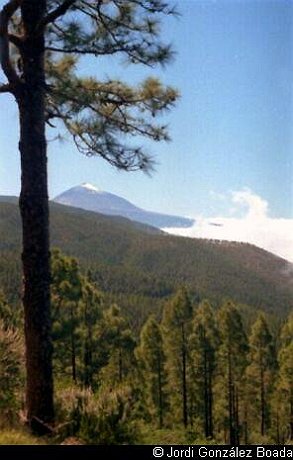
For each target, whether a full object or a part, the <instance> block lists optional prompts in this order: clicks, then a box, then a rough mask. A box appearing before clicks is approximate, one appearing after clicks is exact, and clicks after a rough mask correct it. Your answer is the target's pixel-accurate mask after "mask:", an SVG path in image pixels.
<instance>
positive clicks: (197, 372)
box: [191, 301, 219, 438]
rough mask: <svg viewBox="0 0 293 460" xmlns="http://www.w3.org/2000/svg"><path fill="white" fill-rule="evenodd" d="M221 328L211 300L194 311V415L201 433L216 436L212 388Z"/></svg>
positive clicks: (192, 334) (192, 342)
mask: <svg viewBox="0 0 293 460" xmlns="http://www.w3.org/2000/svg"><path fill="white" fill-rule="evenodd" d="M218 346H219V331H218V329H217V327H216V321H215V313H214V310H213V309H212V307H211V305H210V303H209V302H208V301H203V302H201V304H200V305H199V307H198V308H197V309H196V310H195V314H194V318H193V324H192V333H191V361H192V368H193V375H194V378H193V379H192V393H193V407H192V412H191V416H192V418H194V419H196V420H197V421H198V422H199V423H200V425H201V433H203V434H204V435H205V437H206V438H213V425H214V422H213V419H214V417H213V412H214V408H213V405H214V404H213V401H214V397H213V387H214V380H215V368H216V351H217V348H218Z"/></svg>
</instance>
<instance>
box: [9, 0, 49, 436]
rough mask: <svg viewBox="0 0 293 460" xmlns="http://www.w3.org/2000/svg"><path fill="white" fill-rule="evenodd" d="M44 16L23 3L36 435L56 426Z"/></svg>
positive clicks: (26, 262) (25, 218) (26, 247)
mask: <svg viewBox="0 0 293 460" xmlns="http://www.w3.org/2000/svg"><path fill="white" fill-rule="evenodd" d="M45 12H46V1H45V0H24V1H23V3H22V6H21V13H22V18H23V24H24V32H25V37H26V38H25V41H24V43H23V47H22V50H21V53H22V61H23V80H24V84H23V85H22V87H21V89H20V90H19V93H18V95H17V102H18V105H19V113H20V143H19V150H20V156H21V184H22V185H21V194H20V211H21V219H22V230H23V250H22V262H23V276H24V292H23V305H24V317H25V341H26V371H27V387H26V406H27V418H28V422H29V423H30V425H31V426H32V428H33V429H36V430H37V431H42V430H43V428H42V427H44V425H42V423H39V421H41V422H52V421H53V419H54V407H53V378H52V343H51V336H50V332H51V318H50V252H49V209H48V190H47V154H46V138H45V71H44V34H43V32H40V33H38V35H36V34H34V31H35V29H36V26H37V25H38V24H39V23H40V21H41V19H42V18H43V17H44V14H45Z"/></svg>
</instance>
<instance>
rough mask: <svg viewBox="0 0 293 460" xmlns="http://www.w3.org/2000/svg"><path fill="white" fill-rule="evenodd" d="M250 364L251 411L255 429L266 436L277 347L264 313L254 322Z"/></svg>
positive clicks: (248, 375)
mask: <svg viewBox="0 0 293 460" xmlns="http://www.w3.org/2000/svg"><path fill="white" fill-rule="evenodd" d="M249 345H250V359H249V361H250V364H249V366H248V368H247V371H246V374H247V381H248V390H247V391H249V393H250V401H253V405H252V404H250V407H249V413H250V417H251V419H252V421H253V426H254V429H255V430H258V431H259V433H260V434H261V436H265V435H266V434H267V432H268V428H269V401H268V399H269V397H270V393H271V391H272V389H273V381H274V379H273V373H274V372H275V371H276V366H277V362H276V349H275V344H274V341H273V337H272V335H271V333H270V331H269V328H268V324H267V322H266V319H265V317H264V315H263V314H260V315H259V317H258V318H257V320H256V322H255V323H254V324H253V326H252V329H251V334H250V337H249Z"/></svg>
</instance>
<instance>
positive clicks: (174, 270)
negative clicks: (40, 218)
mask: <svg viewBox="0 0 293 460" xmlns="http://www.w3.org/2000/svg"><path fill="white" fill-rule="evenodd" d="M0 217H1V218H0V236H1V235H2V240H3V241H5V243H3V244H1V248H0V249H1V258H0V286H2V288H3V290H4V292H5V294H6V296H7V299H8V301H9V303H10V304H13V307H14V306H15V305H17V304H18V303H19V299H20V286H21V277H20V265H19V263H18V256H17V251H19V250H20V239H21V236H20V221H19V217H18V210H17V206H16V205H14V204H12V203H0ZM97 236H99V238H97ZM51 240H52V244H53V245H54V246H56V247H59V248H61V250H62V251H63V252H64V253H66V254H67V255H69V256H73V257H76V258H77V259H78V261H79V265H80V268H81V271H82V272H83V273H86V272H87V270H88V269H90V270H91V273H92V281H93V282H94V283H95V284H96V285H97V287H98V288H99V289H100V290H101V291H103V292H104V293H105V294H107V295H109V296H110V297H111V299H110V300H111V303H115V302H117V303H118V305H119V306H121V308H123V311H127V316H128V318H129V319H130V320H131V324H132V325H134V326H135V327H136V333H137V332H138V330H139V329H140V327H141V326H142V324H143V323H144V321H145V319H146V317H147V316H148V315H149V314H150V313H155V314H156V315H158V316H157V318H158V319H159V315H160V310H161V308H162V305H163V302H164V300H166V299H167V298H168V297H170V295H173V294H175V292H176V291H177V289H178V288H179V286H180V284H184V285H186V286H187V288H188V290H189V292H190V293H191V296H192V298H193V299H195V300H196V301H200V300H202V299H205V298H208V299H209V300H210V301H211V302H212V303H213V304H214V305H215V306H219V305H221V304H222V301H223V299H225V298H230V299H233V300H234V301H235V302H236V303H237V304H238V303H241V304H243V305H244V304H245V305H250V307H245V310H244V307H242V311H244V314H245V320H249V324H248V326H249V325H250V324H251V323H253V322H254V321H255V319H256V309H257V310H263V311H266V312H271V313H272V315H271V316H272V319H273V320H274V317H275V318H276V319H275V322H276V324H277V325H278V322H280V320H282V318H284V317H285V316H286V314H287V312H288V311H289V310H290V309H291V308H293V302H292V298H293V296H292V293H293V291H292V283H291V281H290V276H289V275H287V272H288V270H286V267H287V264H286V262H285V261H284V260H282V259H279V258H277V257H275V256H273V255H271V254H269V253H267V252H265V251H262V250H261V249H258V248H256V247H253V246H251V245H247V244H240V243H235V244H233V243H223V244H220V243H213V242H212V241H209V240H199V239H194V240H192V239H189V238H180V237H174V236H170V235H160V234H158V233H156V232H155V230H154V232H153V233H150V232H149V227H144V226H139V228H138V227H137V226H136V224H134V223H131V222H130V221H127V220H126V219H122V218H118V217H109V216H108V217H107V216H102V215H98V214H95V213H91V212H87V211H81V210H78V209H74V208H69V207H66V206H61V205H56V204H52V206H51ZM256 267H257V268H256ZM140 304H141V306H140ZM144 312H145V314H144ZM276 312H277V313H276Z"/></svg>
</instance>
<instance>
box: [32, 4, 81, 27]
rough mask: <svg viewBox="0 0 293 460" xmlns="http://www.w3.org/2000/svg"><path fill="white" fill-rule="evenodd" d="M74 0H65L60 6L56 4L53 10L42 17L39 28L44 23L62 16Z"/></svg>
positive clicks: (43, 25)
mask: <svg viewBox="0 0 293 460" xmlns="http://www.w3.org/2000/svg"><path fill="white" fill-rule="evenodd" d="M75 1H76V0H65V1H64V2H63V3H62V4H61V5H60V6H58V7H57V8H56V9H55V10H53V11H51V12H50V13H48V15H47V16H46V17H45V18H44V19H43V21H42V22H41V24H40V25H39V28H40V29H42V28H44V27H45V26H46V25H48V24H50V23H52V22H54V21H56V19H58V18H60V17H61V16H63V15H64V14H65V13H66V12H67V11H68V10H69V8H70V7H71V6H73V4H74V3H75Z"/></svg>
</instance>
